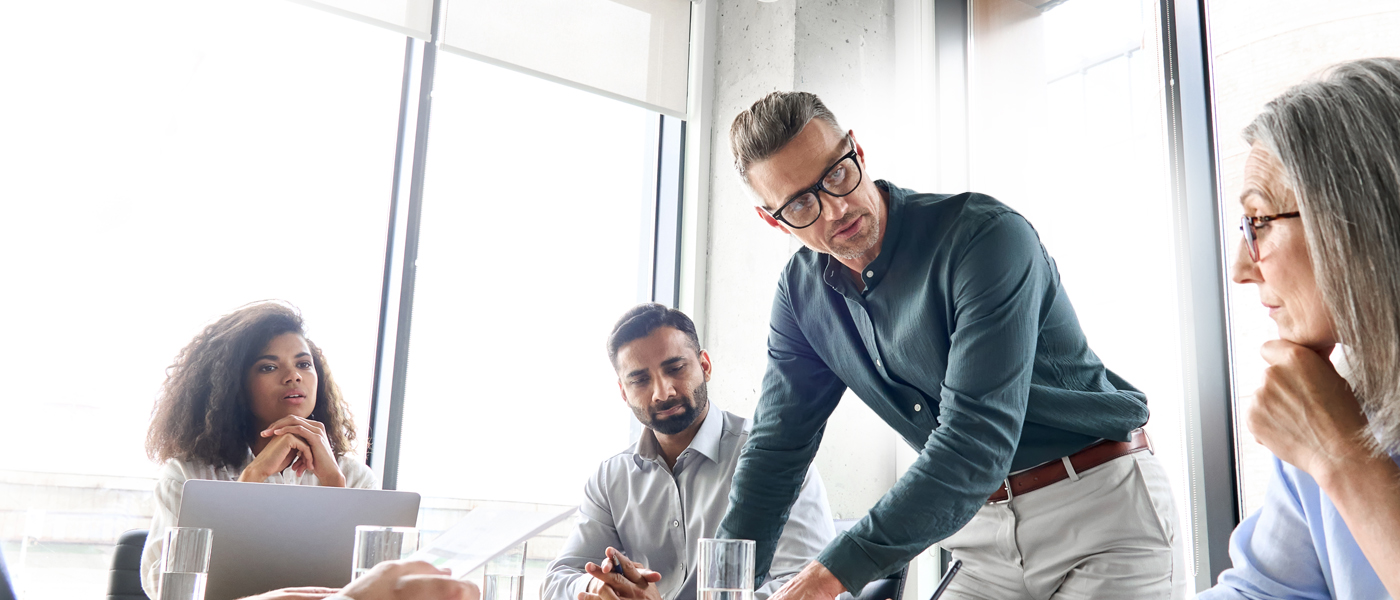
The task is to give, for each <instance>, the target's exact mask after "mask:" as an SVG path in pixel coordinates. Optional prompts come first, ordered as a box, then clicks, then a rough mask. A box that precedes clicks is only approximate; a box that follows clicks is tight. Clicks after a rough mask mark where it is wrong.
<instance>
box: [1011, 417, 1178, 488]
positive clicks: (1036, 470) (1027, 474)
mask: <svg viewBox="0 0 1400 600" xmlns="http://www.w3.org/2000/svg"><path fill="white" fill-rule="evenodd" d="M1129 436H1130V437H1129V441H1126V442H1119V441H1114V440H1102V441H1099V442H1096V443H1094V444H1093V445H1092V446H1089V447H1088V448H1085V449H1083V450H1080V451H1078V452H1075V453H1074V454H1071V455H1069V463H1070V464H1071V465H1074V472H1075V473H1083V472H1084V471H1088V470H1089V469H1092V468H1094V467H1097V466H1099V465H1101V464H1104V463H1106V462H1108V461H1110V460H1113V459H1115V458H1119V457H1122V456H1127V455H1129V454H1132V453H1134V452H1141V451H1143V450H1146V451H1148V452H1151V451H1152V443H1151V442H1149V441H1147V432H1145V431H1143V430H1142V429H1134V430H1133V431H1132V432H1131V433H1130V434H1129ZM1065 479H1069V470H1068V469H1066V468H1065V461H1064V460H1063V459H1062V460H1052V461H1050V462H1048V463H1045V464H1043V465H1040V466H1038V467H1033V468H1030V469H1027V470H1025V471H1022V472H1020V473H1017V474H1015V475H1012V476H1010V477H1008V478H1007V479H1006V482H1005V483H1003V484H1002V485H1001V487H999V488H997V491H996V492H995V493H993V494H992V497H991V498H988V499H987V503H988V504H1001V503H1003V502H1010V501H1011V499H1012V498H1015V497H1016V496H1020V495H1021V494H1027V493H1030V492H1034V491H1036V490H1038V489H1040V488H1043V487H1045V486H1047V485H1050V484H1052V483H1055V482H1057V481H1062V480H1065ZM1007 489H1010V490H1011V492H1010V493H1007Z"/></svg>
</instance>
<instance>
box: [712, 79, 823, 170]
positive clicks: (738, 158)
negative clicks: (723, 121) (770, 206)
mask: <svg viewBox="0 0 1400 600" xmlns="http://www.w3.org/2000/svg"><path fill="white" fill-rule="evenodd" d="M814 118H815V119H821V120H823V121H826V123H827V124H828V125H831V127H832V128H833V129H835V130H836V131H838V132H839V131H841V125H840V124H838V123H837V122H836V115H833V114H831V111H830V110H828V109H827V108H826V105H825V104H822V101H821V99H820V98H818V97H817V95H816V94H813V93H810V92H773V93H771V94H768V95H767V96H764V97H763V98H762V99H760V100H759V101H758V102H755V103H753V106H750V107H749V109H748V110H746V111H744V112H741V113H739V116H737V117H734V124H733V125H730V126H729V150H730V151H731V152H733V153H734V169H735V170H736V171H738V172H739V178H740V179H743V180H744V184H745V185H750V187H752V184H749V167H751V166H753V164H754V163H757V162H763V161H765V160H768V159H769V158H771V157H772V156H773V155H774V154H777V153H778V151H779V150H782V149H783V146H786V145H787V144H788V142H791V141H792V138H795V137H797V134H798V133H800V132H801V131H802V128H803V127H805V126H806V125H807V122H808V121H811V120H812V119H814Z"/></svg>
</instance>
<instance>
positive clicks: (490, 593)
mask: <svg viewBox="0 0 1400 600" xmlns="http://www.w3.org/2000/svg"><path fill="white" fill-rule="evenodd" d="M482 583H483V585H482V586H481V599H482V600H520V599H521V595H522V593H523V592H524V590H525V544H521V545H519V546H516V547H514V548H511V549H510V550H507V551H506V552H505V554H502V555H500V556H497V557H496V558H493V559H491V560H490V561H489V562H487V563H486V581H484V582H482Z"/></svg>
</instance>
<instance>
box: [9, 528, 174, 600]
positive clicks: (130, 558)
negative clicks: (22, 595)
mask: <svg viewBox="0 0 1400 600" xmlns="http://www.w3.org/2000/svg"><path fill="white" fill-rule="evenodd" d="M146 533H147V531H146V530H145V529H133V530H131V531H128V532H126V533H123V534H122V536H121V538H119V539H118V540H117V551H116V552H113V553H112V577H111V579H110V580H109V581H108V584H107V600H150V598H147V597H146V591H145V590H143V589H141V550H142V549H143V548H145V546H146ZM0 600H4V599H3V598H0Z"/></svg>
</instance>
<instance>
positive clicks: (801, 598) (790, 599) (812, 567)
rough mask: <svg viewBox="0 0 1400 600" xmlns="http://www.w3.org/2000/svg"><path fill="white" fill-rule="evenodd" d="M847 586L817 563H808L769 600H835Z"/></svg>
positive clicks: (824, 566)
mask: <svg viewBox="0 0 1400 600" xmlns="http://www.w3.org/2000/svg"><path fill="white" fill-rule="evenodd" d="M844 591H846V586H843V585H841V581H840V580H838V579H836V576H835V575H833V574H832V573H831V571H830V570H828V569H827V568H826V565H823V564H821V563H819V562H817V561H815V560H814V561H812V562H809V563H807V566H805V567H803V568H802V570H801V571H799V572H798V573H797V575H794V576H793V578H792V579H790V580H788V582H787V583H786V584H784V585H783V587H782V588H780V589H779V590H778V591H777V593H775V594H773V595H772V596H769V597H768V600H835V598H836V597H837V596H839V595H841V592H844Z"/></svg>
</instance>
